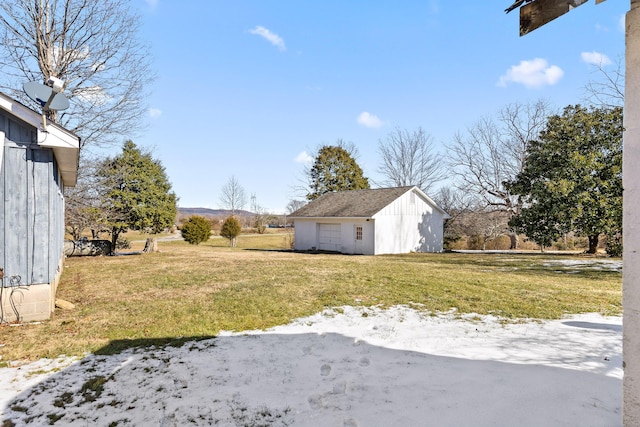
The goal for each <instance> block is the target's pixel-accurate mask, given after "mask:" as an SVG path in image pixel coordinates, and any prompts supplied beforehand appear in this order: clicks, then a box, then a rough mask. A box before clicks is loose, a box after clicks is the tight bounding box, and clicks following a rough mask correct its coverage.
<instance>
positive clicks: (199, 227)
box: [181, 215, 211, 245]
mask: <svg viewBox="0 0 640 427" xmlns="http://www.w3.org/2000/svg"><path fill="white" fill-rule="evenodd" d="M181 231H182V238H183V239H184V240H185V242H187V243H191V244H192V245H199V244H200V243H202V242H206V241H207V240H209V236H211V223H210V222H209V221H208V220H207V219H206V218H205V217H202V216H198V215H194V216H191V217H189V219H188V220H187V221H185V222H184V224H182V230H181Z"/></svg>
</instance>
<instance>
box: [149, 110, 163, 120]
mask: <svg viewBox="0 0 640 427" xmlns="http://www.w3.org/2000/svg"><path fill="white" fill-rule="evenodd" d="M161 115H162V110H160V109H159V108H149V117H151V118H152V119H157V118H158V117H160V116H161Z"/></svg>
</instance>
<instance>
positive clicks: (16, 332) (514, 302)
mask: <svg viewBox="0 0 640 427" xmlns="http://www.w3.org/2000/svg"><path fill="white" fill-rule="evenodd" d="M159 247H160V252H159V253H155V254H146V255H136V256H116V257H98V258H88V257H87V258H69V259H67V260H66V262H65V264H66V265H65V271H64V274H63V277H62V281H61V284H60V287H59V290H58V297H59V298H62V299H65V300H68V301H71V302H73V303H74V304H76V308H75V309H74V310H71V311H63V310H56V312H55V314H54V316H53V318H52V319H51V320H50V321H47V322H43V323H41V324H37V325H36V324H34V325H26V326H23V327H3V328H2V329H0V331H1V332H0V334H1V336H2V338H1V342H2V344H5V345H4V346H2V347H0V355H1V356H2V359H1V360H14V359H25V358H26V359H34V358H39V357H56V356H58V355H59V354H67V355H80V354H82V353H84V352H86V351H92V352H96V351H97V352H101V353H109V352H113V351H119V350H121V349H123V348H127V347H130V346H138V345H164V344H167V343H173V344H175V345H181V344H183V343H184V342H185V341H186V340H189V339H193V338H206V337H212V336H215V335H217V334H218V333H219V331H220V330H235V331H241V330H247V329H262V328H268V327H271V326H275V325H279V324H285V323H288V322H289V321H291V320H292V319H294V318H297V317H301V316H307V315H311V314H313V313H316V312H318V311H320V310H322V309H324V308H326V307H335V306H341V305H363V306H371V305H380V306H383V307H388V306H393V305H396V304H408V303H415V304H422V306H420V307H422V308H421V309H423V310H426V311H429V312H432V313H435V312H441V311H448V310H450V309H451V308H456V309H457V311H458V312H459V313H478V314H495V315H498V316H502V317H504V318H505V319H512V320H517V319H520V318H537V319H553V318H559V317H561V316H562V315H564V314H570V313H582V312H599V313H602V314H607V315H618V314H620V313H621V310H622V305H621V286H622V285H621V282H622V277H621V273H620V272H611V271H602V270H595V269H589V268H573V267H572V268H569V267H563V266H562V265H559V264H551V265H550V264H549V262H548V261H549V260H550V259H552V260H561V259H575V257H574V258H568V257H557V256H555V257H554V256H543V255H511V254H508V255H497V254H491V255H478V254H455V253H446V254H407V255H389V256H375V257H374V256H347V255H329V254H303V253H292V252H289V251H284V250H282V249H283V248H285V247H286V238H285V236H284V235H282V234H279V235H265V236H240V238H239V239H238V247H237V248H234V249H232V248H229V246H228V241H226V240H224V239H221V238H217V239H215V238H214V239H211V240H209V242H207V243H205V244H201V245H199V246H191V245H187V244H186V243H184V242H182V241H171V242H160V243H159ZM578 259H579V258H578Z"/></svg>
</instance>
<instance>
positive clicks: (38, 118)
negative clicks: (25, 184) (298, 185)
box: [0, 93, 80, 187]
mask: <svg viewBox="0 0 640 427" xmlns="http://www.w3.org/2000/svg"><path fill="white" fill-rule="evenodd" d="M0 108H2V109H3V110H5V111H7V112H9V113H11V114H12V115H13V116H15V117H17V118H19V119H20V120H22V121H24V122H26V123H28V124H30V125H31V126H33V127H35V128H36V129H37V131H38V146H40V147H43V148H51V149H52V150H53V155H54V156H55V158H56V161H57V163H58V170H59V171H60V175H61V176H62V182H63V184H64V185H65V186H67V187H73V186H75V185H76V182H77V180H78V167H79V163H80V138H79V137H78V136H76V135H74V134H73V133H72V132H69V131H68V130H66V129H65V128H63V127H62V126H59V125H57V124H55V123H53V122H51V121H49V120H47V121H46V130H45V126H44V124H43V121H42V115H41V114H40V113H38V112H36V111H33V110H32V109H30V108H28V107H26V106H24V105H23V104H21V103H19V102H18V101H16V100H14V99H12V98H10V97H8V96H7V95H5V94H3V93H0Z"/></svg>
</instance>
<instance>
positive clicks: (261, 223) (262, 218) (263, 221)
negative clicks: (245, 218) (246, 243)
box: [251, 193, 267, 234]
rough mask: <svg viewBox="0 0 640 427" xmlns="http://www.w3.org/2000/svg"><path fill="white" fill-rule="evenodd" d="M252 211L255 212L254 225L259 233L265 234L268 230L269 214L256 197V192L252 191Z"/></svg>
mask: <svg viewBox="0 0 640 427" xmlns="http://www.w3.org/2000/svg"><path fill="white" fill-rule="evenodd" d="M251 212H253V226H254V227H255V228H256V231H257V232H258V234H264V232H265V231H266V230H267V215H266V212H265V210H264V208H263V207H262V206H260V205H259V204H258V202H257V199H256V193H251Z"/></svg>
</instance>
